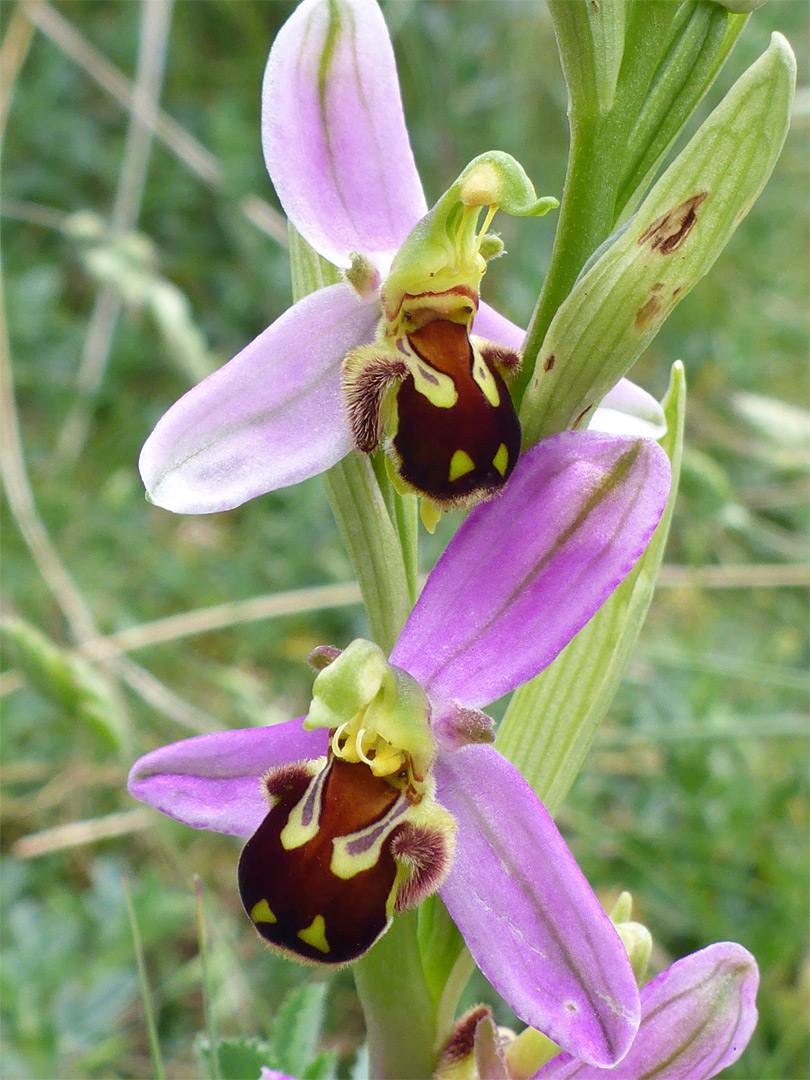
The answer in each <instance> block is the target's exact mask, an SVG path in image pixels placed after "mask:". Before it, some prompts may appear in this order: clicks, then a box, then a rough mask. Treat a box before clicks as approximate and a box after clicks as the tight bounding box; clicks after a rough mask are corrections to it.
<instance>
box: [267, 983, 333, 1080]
mask: <svg viewBox="0 0 810 1080" xmlns="http://www.w3.org/2000/svg"><path fill="white" fill-rule="evenodd" d="M328 992H329V984H328V983H325V982H313V983H306V984H304V985H303V986H298V987H296V988H295V989H294V990H291V991H290V993H289V994H287V996H286V997H285V998H284V1001H283V1002H282V1003H281V1006H280V1008H279V1010H278V1012H277V1013H276V1016H275V1020H274V1022H273V1034H272V1043H271V1045H272V1048H273V1066H274V1068H277V1069H280V1070H282V1071H283V1072H287V1073H290V1075H292V1076H301V1077H302V1078H304V1074H305V1072H306V1070H307V1069H308V1068H309V1067H310V1066H311V1065H314V1062H313V1060H312V1059H313V1058H314V1057H315V1054H316V1051H317V1048H318V1043H319V1041H320V1038H321V1030H322V1028H323V1018H324V1011H325V1008H326V995H327V993H328ZM318 1075H319V1076H320V1075H321V1074H320V1073H318Z"/></svg>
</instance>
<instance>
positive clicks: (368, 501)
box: [323, 453, 411, 653]
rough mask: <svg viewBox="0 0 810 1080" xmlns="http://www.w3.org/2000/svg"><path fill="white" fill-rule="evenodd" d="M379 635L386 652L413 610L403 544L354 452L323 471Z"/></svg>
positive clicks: (365, 464) (366, 466)
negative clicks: (403, 555) (403, 556)
mask: <svg viewBox="0 0 810 1080" xmlns="http://www.w3.org/2000/svg"><path fill="white" fill-rule="evenodd" d="M323 483H324V487H325V488H326V494H327V497H328V499H329V505H330V506H331V507H332V513H333V514H334V515H335V521H336V522H337V524H338V528H339V529H340V535H341V537H342V538H343V542H344V543H345V545H346V548H347V550H348V552H349V556H350V558H351V560H352V565H353V566H354V570H355V573H356V574H357V580H358V582H359V583H360V591H361V592H362V594H363V603H364V604H365V608H366V614H367V615H368V621H369V625H370V627H371V636H372V638H373V639H374V641H376V642H377V644H378V645H379V646H380V648H382V649H384V650H385V651H386V652H387V653H388V652H390V651H391V649H393V647H394V642H395V641H396V640H397V638H398V637H399V632H400V630H401V629H402V627H403V626H404V624H405V620H406V619H407V618H408V614H409V612H410V610H411V603H410V596H409V590H408V580H407V575H406V572H405V564H404V562H403V558H402V548H401V547H400V544H399V539H398V537H397V534H396V530H395V529H394V526H393V524H392V522H391V518H390V517H389V515H388V509H387V507H386V505H385V501H384V499H383V497H382V493H381V492H380V488H379V485H378V484H377V479H376V477H375V475H374V469H373V468H372V466H371V462H370V461H369V460H368V458H367V457H365V456H364V455H361V454H355V453H352V454H349V456H348V457H345V458H344V459H343V461H340V462H338V464H337V465H334V466H333V467H332V468H331V469H330V470H329V471H328V472H326V473H324V475H323Z"/></svg>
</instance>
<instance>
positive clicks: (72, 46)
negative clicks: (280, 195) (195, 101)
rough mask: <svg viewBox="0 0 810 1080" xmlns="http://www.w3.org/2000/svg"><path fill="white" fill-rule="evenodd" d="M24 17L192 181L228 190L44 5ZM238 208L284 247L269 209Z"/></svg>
mask: <svg viewBox="0 0 810 1080" xmlns="http://www.w3.org/2000/svg"><path fill="white" fill-rule="evenodd" d="M24 11H25V13H26V15H27V16H28V18H29V19H30V20H31V21H32V22H33V23H34V25H35V26H36V27H37V29H38V30H41V31H42V33H43V34H45V35H46V37H49V38H50V39H51V41H53V42H54V44H55V45H57V46H58V48H60V49H61V50H62V52H64V54H65V55H66V56H68V57H70V59H71V60H73V62H74V63H76V64H78V66H79V67H80V68H81V69H82V70H83V71H84V72H85V73H86V74H87V75H89V76H90V78H92V79H93V80H95V82H97V83H98V84H99V86H101V87H102V89H104V90H106V91H107V93H108V94H110V96H111V97H113V98H115V100H116V101H117V102H118V103H119V104H120V105H122V106H123V107H124V108H125V109H128V110H130V111H131V112H133V113H134V112H136V111H138V115H139V117H140V119H141V120H142V122H143V123H144V124H146V125H147V126H150V125H151V127H152V130H153V131H154V134H155V136H156V137H157V138H158V139H160V141H161V142H162V143H163V144H164V145H165V146H166V147H168V149H169V150H171V152H172V153H173V154H174V155H175V156H176V157H177V158H179V159H180V161H182V162H183V164H184V165H185V166H186V167H187V168H188V169H190V170H191V172H193V173H194V175H195V176H197V177H198V178H199V179H200V180H202V181H203V182H204V183H205V184H207V185H208V187H210V188H212V189H213V190H214V191H217V192H224V191H225V190H226V189H227V175H226V173H225V170H224V169H223V167H222V166H221V165H220V163H219V162H218V161H217V159H216V158H215V157H214V155H213V154H212V153H211V152H210V151H209V150H207V149H206V148H205V147H204V146H203V145H202V143H201V142H199V141H198V140H197V139H195V138H194V136H193V135H190V134H189V133H188V132H187V131H186V130H185V128H183V127H181V126H180V124H178V123H177V122H176V121H175V120H173V119H172V118H171V117H170V116H168V115H167V114H166V113H165V112H163V111H162V110H158V111H157V112H156V113H155V115H154V116H152V117H150V116H149V115H145V114H143V113H142V112H141V111H140V107H139V104H138V102H137V101H136V98H135V93H134V89H133V86H132V83H131V82H130V81H129V80H128V79H127V78H125V77H124V76H123V75H122V74H121V73H120V71H118V69H117V68H116V67H114V66H113V65H112V64H111V63H110V62H109V61H108V60H107V59H106V58H105V57H104V56H102V55H101V53H100V52H98V50H97V49H95V48H94V47H93V46H92V45H91V44H90V43H89V42H88V41H86V40H85V38H83V37H82V35H81V34H79V33H78V32H77V31H76V30H75V29H74V28H73V27H72V26H71V24H70V23H69V22H68V20H67V19H65V18H64V17H63V16H62V15H60V14H59V12H57V11H55V10H54V8H52V7H51V6H50V5H49V4H46V3H45V2H44V0H27V2H26V3H25V5H24ZM239 206H240V209H241V210H242V213H243V214H244V215H245V217H246V218H247V219H248V220H249V221H250V222H251V223H252V224H253V225H255V226H256V228H257V229H260V230H261V231H262V232H263V233H265V234H266V235H267V236H270V237H272V238H273V239H274V240H276V241H277V242H278V243H279V244H281V245H282V246H284V247H286V245H287V223H286V221H285V219H284V217H283V216H282V215H281V214H280V213H279V212H278V211H277V210H274V209H273V207H272V206H270V204H269V203H267V202H265V201H264V200H263V199H260V198H258V196H255V195H254V196H249V197H248V198H246V199H243V200H241V202H240V203H239Z"/></svg>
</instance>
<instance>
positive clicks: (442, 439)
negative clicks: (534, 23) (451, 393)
mask: <svg viewBox="0 0 810 1080" xmlns="http://www.w3.org/2000/svg"><path fill="white" fill-rule="evenodd" d="M408 341H409V343H410V346H411V348H412V349H413V351H414V352H415V354H416V355H417V356H418V357H419V358H420V359H421V360H423V361H424V363H425V365H426V371H427V376H426V378H427V382H428V384H429V383H430V369H434V370H435V371H437V372H441V373H442V374H443V375H446V376H449V377H450V379H452V381H453V384H454V386H455V390H456V393H457V395H458V397H457V400H456V401H455V404H453V405H452V406H451V407H449V408H446V407H445V408H442V407H440V406H438V405H435V404H434V403H433V402H432V401H431V400H430V399H429V397H428V396H426V395H425V393H422V392H420V391H419V390H417V388H416V385H415V382H414V379H413V377H412V376H409V377H408V378H406V379H405V380H404V382H403V383H402V385H401V386H400V388H399V391H398V393H397V410H398V414H399V426H398V430H397V433H396V435H395V437H394V440H393V442H394V449H395V450H396V452H397V454H398V456H399V459H400V473H401V475H402V477H403V479H404V480H406V481H408V483H410V484H412V485H413V487H414V488H416V489H417V490H418V491H421V492H424V493H425V494H426V495H428V496H430V497H431V498H433V499H435V500H436V501H437V502H439V503H441V502H450V503H451V504H452V503H453V502H455V501H458V502H461V503H463V501H464V500H465V499H467V498H469V497H471V496H475V495H479V496H480V495H484V494H486V493H487V492H494V491H495V490H497V489H498V488H499V487H500V486H501V485H502V484H503V483H504V482H505V481H506V480H507V479H508V478H509V476H510V474H511V472H512V470H513V469H514V467H515V465H516V463H517V459H518V455H519V453H520V424H519V423H518V419H517V416H516V415H515V410H514V406H513V405H512V399H511V397H510V396H509V391H508V390H507V388H506V384H505V383H504V381H503V379H502V378H501V376H500V374H499V373H498V371H497V370H495V368H493V367H492V365H491V364H489V363H488V362H487V361H486V360H485V359H484V357H483V356H482V355H481V354H480V353H479V352H477V351H476V350H474V349H473V346H472V345H471V343H470V339H469V337H468V335H467V329H466V327H465V326H463V325H462V324H461V323H454V322H450V321H449V320H447V319H434V320H433V321H432V322H429V323H427V325H425V326H423V327H422V328H421V329H419V330H415V331H413V332H411V333H409V334H408ZM474 365H481V366H483V367H484V368H486V369H487V371H488V372H489V374H490V375H491V379H492V382H491V384H490V385H491V386H492V387H494V388H496V396H497V398H498V402H497V404H496V405H493V404H492V401H491V399H490V397H489V396H488V395H487V394H486V393H485V392H484V390H483V389H482V387H481V385H480V382H479V381H476V379H475V378H474V377H473V369H474ZM457 455H458V456H457ZM465 455H466V456H465ZM454 458H455V461H456V463H458V462H459V460H460V461H461V462H462V465H461V468H459V467H458V464H456V466H455V467H454ZM462 470H463V471H462ZM454 473H458V474H459V475H455V476H454Z"/></svg>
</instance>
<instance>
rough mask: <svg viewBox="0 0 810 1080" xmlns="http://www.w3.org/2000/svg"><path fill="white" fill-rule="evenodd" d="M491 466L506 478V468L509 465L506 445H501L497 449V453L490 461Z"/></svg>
mask: <svg viewBox="0 0 810 1080" xmlns="http://www.w3.org/2000/svg"><path fill="white" fill-rule="evenodd" d="M492 464H493V465H494V466H495V468H496V469H497V470H498V472H499V473H500V474H501V476H506V466H507V465H508V464H509V451H508V450H507V449H506V443H501V445H500V446H499V447H498V452H497V453H496V454H495V457H494V458H493V459H492Z"/></svg>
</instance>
